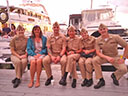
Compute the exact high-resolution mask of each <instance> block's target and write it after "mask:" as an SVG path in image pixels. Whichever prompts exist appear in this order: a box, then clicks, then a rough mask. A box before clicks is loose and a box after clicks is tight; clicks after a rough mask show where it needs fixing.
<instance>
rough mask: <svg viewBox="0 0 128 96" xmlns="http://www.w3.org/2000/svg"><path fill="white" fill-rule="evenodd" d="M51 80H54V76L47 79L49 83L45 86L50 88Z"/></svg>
mask: <svg viewBox="0 0 128 96" xmlns="http://www.w3.org/2000/svg"><path fill="white" fill-rule="evenodd" d="M51 80H53V76H51V77H50V78H48V79H47V81H46V82H45V86H48V85H49V84H51Z"/></svg>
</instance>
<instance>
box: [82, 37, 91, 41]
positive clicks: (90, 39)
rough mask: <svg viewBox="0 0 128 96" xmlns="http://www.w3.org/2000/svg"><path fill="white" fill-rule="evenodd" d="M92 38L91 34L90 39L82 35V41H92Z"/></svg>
mask: <svg viewBox="0 0 128 96" xmlns="http://www.w3.org/2000/svg"><path fill="white" fill-rule="evenodd" d="M91 38H92V37H91V36H89V37H88V39H84V38H83V37H82V41H90V40H91Z"/></svg>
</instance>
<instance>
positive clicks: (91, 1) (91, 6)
mask: <svg viewBox="0 0 128 96" xmlns="http://www.w3.org/2000/svg"><path fill="white" fill-rule="evenodd" d="M92 5H93V0H91V7H90V9H92Z"/></svg>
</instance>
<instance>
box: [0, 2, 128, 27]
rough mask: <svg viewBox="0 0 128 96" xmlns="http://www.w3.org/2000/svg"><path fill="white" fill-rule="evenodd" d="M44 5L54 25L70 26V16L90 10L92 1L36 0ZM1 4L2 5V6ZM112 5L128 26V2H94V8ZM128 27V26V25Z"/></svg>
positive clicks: (119, 18)
mask: <svg viewBox="0 0 128 96" xmlns="http://www.w3.org/2000/svg"><path fill="white" fill-rule="evenodd" d="M8 1H9V3H10V5H18V4H21V3H22V0H8ZM35 1H40V3H41V4H43V5H44V6H45V8H46V10H47V12H48V14H49V17H50V18H51V21H52V23H54V22H55V21H58V22H59V23H66V24H68V19H69V15H70V14H80V13H81V11H82V10H85V9H90V6H91V0H35ZM1 4H4V5H6V0H1ZM1 4H0V5H1ZM106 4H110V5H112V6H114V7H116V11H117V14H116V15H117V20H119V21H120V22H122V23H123V24H124V25H126V24H125V23H127V22H125V21H126V18H127V17H128V10H127V9H128V7H127V6H128V2H127V0H93V8H96V7H97V6H99V5H106ZM127 25H128V24H127Z"/></svg>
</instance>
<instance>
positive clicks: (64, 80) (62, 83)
mask: <svg viewBox="0 0 128 96" xmlns="http://www.w3.org/2000/svg"><path fill="white" fill-rule="evenodd" d="M59 84H60V85H63V86H66V85H67V82H66V79H65V78H64V77H62V78H61V80H60V81H59Z"/></svg>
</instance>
